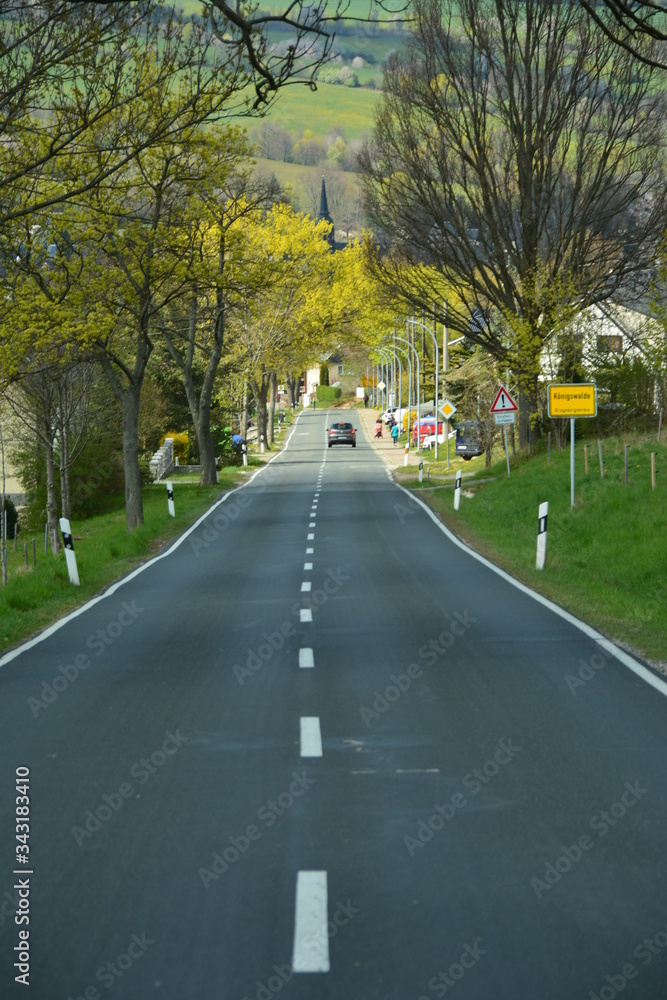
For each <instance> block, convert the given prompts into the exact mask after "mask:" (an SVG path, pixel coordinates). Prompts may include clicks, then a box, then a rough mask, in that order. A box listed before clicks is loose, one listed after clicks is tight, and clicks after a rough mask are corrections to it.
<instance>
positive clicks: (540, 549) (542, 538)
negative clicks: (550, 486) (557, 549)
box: [535, 500, 549, 569]
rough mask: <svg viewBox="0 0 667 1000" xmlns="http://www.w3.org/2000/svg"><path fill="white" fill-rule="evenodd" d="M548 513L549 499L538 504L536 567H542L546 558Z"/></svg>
mask: <svg viewBox="0 0 667 1000" xmlns="http://www.w3.org/2000/svg"><path fill="white" fill-rule="evenodd" d="M548 514H549V501H548V500H547V501H545V502H544V503H541V504H540V511H539V520H538V522H537V562H536V563H535V567H536V569H544V563H545V561H546V558H547V515H548Z"/></svg>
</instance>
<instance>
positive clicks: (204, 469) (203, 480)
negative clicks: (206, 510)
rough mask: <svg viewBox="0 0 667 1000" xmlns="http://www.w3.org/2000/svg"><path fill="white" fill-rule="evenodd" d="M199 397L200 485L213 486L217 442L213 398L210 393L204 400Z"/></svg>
mask: <svg viewBox="0 0 667 1000" xmlns="http://www.w3.org/2000/svg"><path fill="white" fill-rule="evenodd" d="M202 394H203V389H202ZM199 398H200V402H199V424H198V426H197V440H198V441H199V461H200V464H201V470H200V473H199V485H200V486H212V485H214V484H215V443H214V441H213V435H212V434H211V398H210V394H209V395H208V397H207V398H206V399H203V400H202V397H201V395H200V397H199Z"/></svg>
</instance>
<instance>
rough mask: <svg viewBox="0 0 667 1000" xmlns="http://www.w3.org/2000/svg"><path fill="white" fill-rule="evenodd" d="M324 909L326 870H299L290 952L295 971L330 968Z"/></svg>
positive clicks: (313, 970)
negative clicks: (291, 949)
mask: <svg viewBox="0 0 667 1000" xmlns="http://www.w3.org/2000/svg"><path fill="white" fill-rule="evenodd" d="M327 910H328V899H327V873H326V872H325V871H319V872H315V871H301V872H298V873H297V877H296V912H295V915H294V950H293V952H292V968H293V969H294V971H295V972H297V973H298V972H328V971H329V968H330V965H329V933H328V928H327V917H328V914H327Z"/></svg>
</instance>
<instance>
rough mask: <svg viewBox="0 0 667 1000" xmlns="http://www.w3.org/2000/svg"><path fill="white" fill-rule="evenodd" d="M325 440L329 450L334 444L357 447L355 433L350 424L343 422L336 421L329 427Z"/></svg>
mask: <svg viewBox="0 0 667 1000" xmlns="http://www.w3.org/2000/svg"><path fill="white" fill-rule="evenodd" d="M327 439H328V440H327V444H328V445H329V447H330V448H331V446H332V445H334V444H351V445H352V447H353V448H356V447H357V432H356V430H355V428H354V427H353V426H352V424H351V423H349V422H348V421H345V420H338V421H336V423H335V424H332V425H331V427H330V428H329V430H328V432H327Z"/></svg>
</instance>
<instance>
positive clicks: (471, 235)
mask: <svg viewBox="0 0 667 1000" xmlns="http://www.w3.org/2000/svg"><path fill="white" fill-rule="evenodd" d="M415 14H416V18H417V21H416V25H415V28H414V32H413V37H412V40H411V43H410V45H409V48H408V52H407V54H406V55H405V56H398V55H397V56H395V57H393V58H392V59H391V61H390V62H389V64H388V66H387V69H386V73H385V91H384V95H383V98H382V101H381V104H380V110H379V112H378V115H377V119H376V125H375V130H374V135H373V140H372V141H371V142H370V143H369V144H368V146H367V148H366V149H365V151H364V152H363V153H362V156H361V161H360V165H361V170H362V174H363V181H364V188H365V196H366V202H367V206H368V210H369V212H370V214H371V216H372V218H373V221H374V223H375V225H376V227H377V229H378V231H379V232H380V233H381V234H382V235H383V238H384V241H385V244H386V247H387V252H386V253H385V254H384V255H383V256H382V258H381V260H380V268H379V270H380V273H381V274H382V275H383V276H384V279H385V281H387V282H388V283H390V284H392V285H394V286H395V287H397V288H398V289H399V290H400V292H401V293H402V295H403V298H404V299H405V301H406V302H407V303H408V304H409V305H411V306H412V307H413V308H414V307H417V308H420V307H422V306H427V307H428V306H429V305H430V303H431V302H433V301H436V302H437V303H439V304H440V305H442V299H443V294H444V291H443V290H444V289H445V288H450V289H452V290H453V291H454V292H455V293H456V294H457V296H458V302H453V301H451V300H450V302H449V310H448V315H447V320H448V322H449V325H450V326H451V327H453V328H454V329H455V330H458V331H459V332H461V333H463V334H465V335H466V336H468V337H469V338H470V339H471V340H473V341H476V342H477V343H479V344H481V345H482V346H484V347H485V348H486V349H487V350H489V351H490V352H491V353H492V354H493V355H494V356H496V357H498V358H503V359H507V360H508V361H510V362H511V363H512V364H513V366H514V368H515V371H516V372H517V373H518V374H521V373H523V374H525V375H527V376H529V377H530V379H533V380H534V378H535V373H536V366H537V359H538V357H539V353H540V350H541V346H542V344H543V343H544V341H545V339H546V338H548V337H549V336H550V335H551V334H552V333H553V332H554V330H555V329H557V327H558V324H559V323H561V322H562V321H563V320H564V319H565V318H567V315H568V314H571V312H572V311H573V310H574V311H578V310H579V309H582V308H584V307H585V306H586V305H589V304H592V303H595V302H597V301H601V300H603V299H606V298H608V297H610V296H612V295H614V294H615V293H618V292H619V289H621V288H624V287H625V288H627V287H628V285H630V284H631V285H632V286H633V288H634V289H635V290H636V291H637V292H639V291H641V290H642V288H644V287H646V288H647V287H648V285H649V283H650V279H651V277H652V267H653V263H654V261H655V259H656V256H657V254H658V250H659V246H660V244H661V241H662V240H663V238H664V233H665V230H666V227H667V197H666V190H667V188H666V185H665V176H664V112H665V105H664V92H663V90H662V89H661V87H660V86H659V76H658V73H659V71H657V70H655V69H654V68H653V67H651V66H649V65H646V64H644V63H640V62H637V61H636V59H634V57H633V56H632V54H631V53H629V52H627V51H626V50H625V49H623V48H622V47H619V46H617V45H615V44H614V43H613V41H611V40H610V39H609V38H608V37H607V36H606V35H604V34H603V33H601V32H600V31H599V30H598V29H597V26H596V24H595V23H594V22H593V21H591V20H590V18H589V17H588V16H587V14H586V13H585V12H584V11H583V9H582V8H581V7H579V6H576V5H573V4H570V3H567V2H565V0H525V2H524V0H461V2H457V3H454V2H449V0H417V3H416V5H415ZM643 44H644V45H645V47H646V48H647V49H648V47H649V43H648V42H645V43H643ZM494 316H495V317H496V319H497V320H498V319H499V320H500V322H497V321H496V322H494V321H493V317H494ZM440 318H441V319H442V320H443V321H444V319H445V313H444V309H443V308H442V307H441V308H440Z"/></svg>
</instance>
